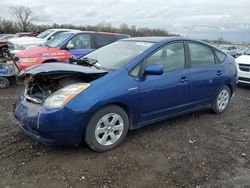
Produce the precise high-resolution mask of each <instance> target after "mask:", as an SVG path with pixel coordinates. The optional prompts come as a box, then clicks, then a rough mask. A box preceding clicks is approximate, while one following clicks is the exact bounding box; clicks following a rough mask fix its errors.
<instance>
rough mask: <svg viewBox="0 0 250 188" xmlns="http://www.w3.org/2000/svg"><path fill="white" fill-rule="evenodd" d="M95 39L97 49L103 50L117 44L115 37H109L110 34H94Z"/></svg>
mask: <svg viewBox="0 0 250 188" xmlns="http://www.w3.org/2000/svg"><path fill="white" fill-rule="evenodd" d="M93 38H94V45H95V48H101V47H103V46H106V45H108V44H110V43H113V42H115V37H114V35H109V34H94V35H93Z"/></svg>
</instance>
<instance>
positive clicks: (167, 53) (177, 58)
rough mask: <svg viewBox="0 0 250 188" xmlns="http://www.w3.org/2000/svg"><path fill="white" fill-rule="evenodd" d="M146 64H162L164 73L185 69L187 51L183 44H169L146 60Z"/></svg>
mask: <svg viewBox="0 0 250 188" xmlns="http://www.w3.org/2000/svg"><path fill="white" fill-rule="evenodd" d="M146 64H147V65H150V64H161V65H162V66H163V68H164V72H170V71H175V70H179V69H184V68H185V50H184V44H183V43H181V42H178V43H173V44H169V45H167V46H165V47H163V48H161V49H160V50H158V51H157V52H155V53H154V54H153V55H151V56H150V57H148V58H147V59H146Z"/></svg>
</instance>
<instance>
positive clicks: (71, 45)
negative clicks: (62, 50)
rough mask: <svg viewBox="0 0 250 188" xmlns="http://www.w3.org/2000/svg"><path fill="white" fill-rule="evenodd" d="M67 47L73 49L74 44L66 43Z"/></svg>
mask: <svg viewBox="0 0 250 188" xmlns="http://www.w3.org/2000/svg"><path fill="white" fill-rule="evenodd" d="M66 48H67V49H69V50H70V49H73V48H74V44H71V43H68V44H67V46H66Z"/></svg>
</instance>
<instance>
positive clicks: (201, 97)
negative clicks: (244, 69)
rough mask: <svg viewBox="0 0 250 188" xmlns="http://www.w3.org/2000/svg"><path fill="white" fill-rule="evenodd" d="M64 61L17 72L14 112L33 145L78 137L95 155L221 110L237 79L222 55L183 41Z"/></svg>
mask: <svg viewBox="0 0 250 188" xmlns="http://www.w3.org/2000/svg"><path fill="white" fill-rule="evenodd" d="M71 63H72V64H65V63H51V64H42V65H38V66H34V67H30V68H28V69H26V70H25V71H23V72H22V74H21V76H24V77H26V79H27V82H26V83H27V84H26V87H25V90H24V91H23V92H22V93H21V95H20V97H19V99H18V100H17V103H16V107H15V110H14V114H15V117H16V118H17V120H18V121H19V122H20V124H19V125H20V127H21V128H22V130H23V131H24V132H25V133H27V134H28V135H30V136H31V137H32V138H34V139H35V140H38V141H40V142H42V143H46V144H53V145H55V144H56V145H79V144H80V143H81V142H82V141H83V140H84V141H85V142H86V143H87V144H88V145H89V147H90V148H92V149H93V150H95V151H98V152H104V151H107V150H111V149H113V148H115V147H117V146H118V145H120V144H121V143H122V142H123V141H124V139H125V137H126V134H127V132H128V130H131V129H137V128H140V127H142V126H145V125H148V124H152V123H154V122H157V121H160V120H165V119H168V118H171V117H175V116H179V115H182V114H185V113H190V112H193V111H197V110H200V109H203V108H211V109H212V110H213V111H214V112H215V113H222V112H224V111H225V110H226V108H227V106H228V104H229V101H230V99H231V98H232V96H233V95H234V92H235V85H236V79H237V71H236V65H235V62H234V59H233V58H232V57H231V56H230V55H227V54H225V53H223V52H221V51H220V50H218V49H216V48H214V47H212V46H210V45H208V44H206V43H203V42H200V41H196V40H190V39H185V38H166V37H142V38H140V37H139V38H128V39H123V40H120V41H117V42H115V43H112V44H110V45H107V46H105V47H103V48H100V49H98V50H96V51H94V52H92V53H90V54H88V55H86V56H84V57H83V58H81V59H78V60H77V59H75V60H74V61H73V62H71Z"/></svg>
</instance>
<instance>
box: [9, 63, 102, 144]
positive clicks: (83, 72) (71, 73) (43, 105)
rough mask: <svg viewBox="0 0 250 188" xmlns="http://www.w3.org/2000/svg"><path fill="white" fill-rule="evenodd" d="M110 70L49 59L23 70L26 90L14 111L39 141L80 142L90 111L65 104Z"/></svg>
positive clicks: (21, 74) (24, 129) (57, 142)
mask: <svg viewBox="0 0 250 188" xmlns="http://www.w3.org/2000/svg"><path fill="white" fill-rule="evenodd" d="M105 74H107V72H105V71H102V70H99V69H96V68H95V67H85V66H79V65H70V64H63V63H50V64H44V65H39V66H35V67H31V68H29V69H26V70H25V71H22V72H21V73H20V77H22V78H24V79H25V91H24V92H23V93H22V94H21V95H20V98H19V99H18V100H17V103H16V107H15V109H14V115H15V117H16V119H17V120H18V121H19V122H20V124H19V126H20V127H21V128H22V130H23V131H24V132H25V133H26V134H28V135H29V136H31V137H32V138H34V139H35V140H38V141H40V142H43V143H46V144H52V145H79V144H80V143H81V138H82V132H83V129H84V126H83V125H84V124H86V122H87V119H88V118H89V115H88V114H87V112H77V111H72V110H71V109H68V108H67V107H66V104H67V102H69V101H70V100H72V99H73V98H74V97H75V96H76V95H77V94H78V93H80V92H82V91H83V90H85V89H87V88H88V87H91V82H93V81H94V80H97V79H99V78H101V77H103V76H104V75H105Z"/></svg>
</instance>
